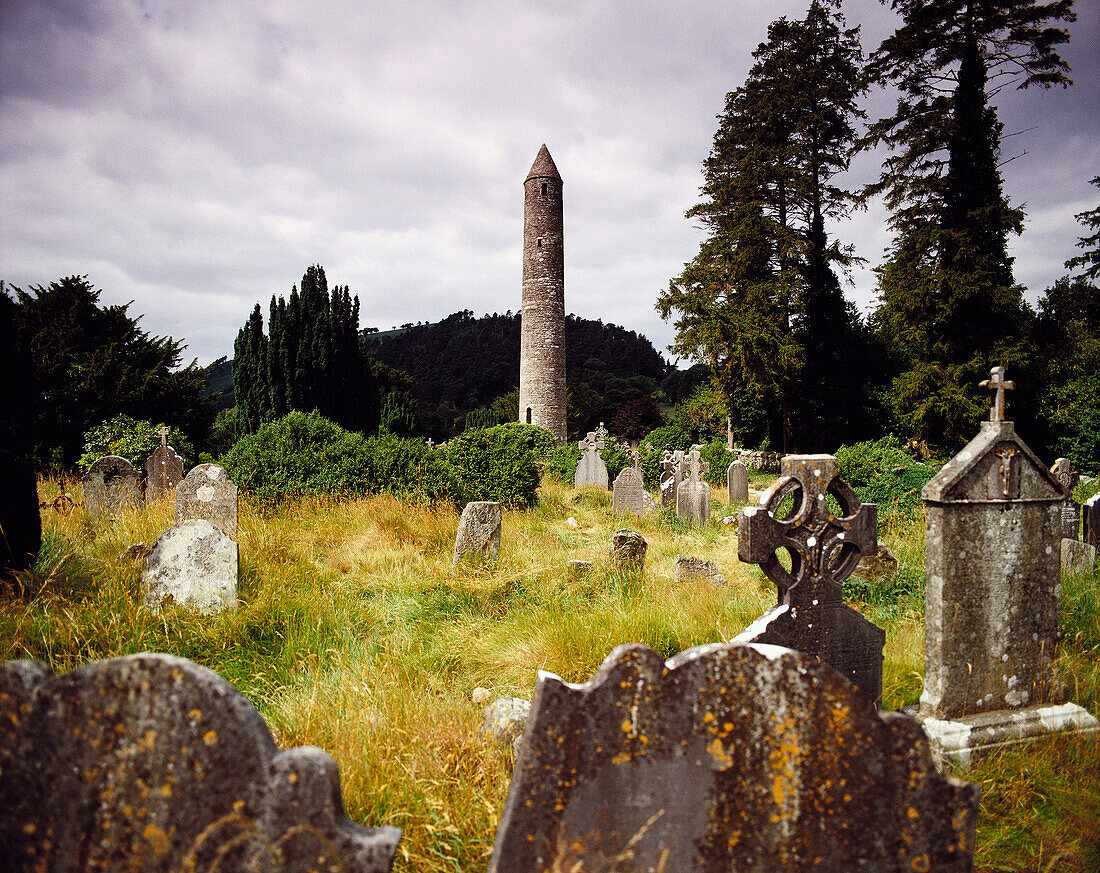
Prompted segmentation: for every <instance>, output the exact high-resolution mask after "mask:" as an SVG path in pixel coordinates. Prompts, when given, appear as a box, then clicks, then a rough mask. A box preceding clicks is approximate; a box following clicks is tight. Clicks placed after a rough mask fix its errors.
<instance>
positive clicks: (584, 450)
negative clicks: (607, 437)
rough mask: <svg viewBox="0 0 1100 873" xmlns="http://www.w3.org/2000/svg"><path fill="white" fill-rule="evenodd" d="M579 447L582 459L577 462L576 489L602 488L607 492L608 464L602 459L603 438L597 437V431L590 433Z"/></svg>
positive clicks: (574, 479) (574, 481)
mask: <svg viewBox="0 0 1100 873" xmlns="http://www.w3.org/2000/svg"><path fill="white" fill-rule="evenodd" d="M577 445H578V446H579V447H580V450H581V458H580V460H579V461H577V473H576V475H575V476H574V478H573V487H574V488H588V487H594V488H602V489H603V490H604V491H606V490H607V464H605V463H604V462H603V458H602V457H600V452H602V451H603V447H604V441H603V437H600V436H597V435H596V432H595V431H591V430H590V431H589V432H588V436H586V437H585V438H584V439H583V440H581V441H580V442H579V443H577Z"/></svg>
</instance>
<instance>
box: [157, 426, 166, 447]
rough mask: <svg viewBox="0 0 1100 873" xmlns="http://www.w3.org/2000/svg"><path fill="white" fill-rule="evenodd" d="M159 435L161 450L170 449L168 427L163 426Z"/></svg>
mask: <svg viewBox="0 0 1100 873" xmlns="http://www.w3.org/2000/svg"><path fill="white" fill-rule="evenodd" d="M158 433H159V434H160V445H161V448H164V449H166V448H168V425H166V424H162V425H161V426H160V430H159V431H158Z"/></svg>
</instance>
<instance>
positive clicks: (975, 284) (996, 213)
mask: <svg viewBox="0 0 1100 873" xmlns="http://www.w3.org/2000/svg"><path fill="white" fill-rule="evenodd" d="M893 6H894V8H895V9H896V10H897V11H898V12H899V13H900V14H901V16H902V26H901V27H899V28H898V30H897V31H896V32H895V33H894V34H893V35H892V36H891V37H889V38H888V39H886V40H885V41H884V42H883V44H882V45H881V46H880V47H879V49H878V51H877V52H876V53H875V55H874V56H873V58H872V64H871V67H870V75H871V76H872V77H874V78H876V79H879V80H882V81H885V82H887V83H889V84H891V85H893V86H895V87H896V88H897V89H898V92H899V98H898V104H897V108H896V111H895V112H894V113H893V114H892V115H891V116H889V117H887V118H884V119H882V120H880V121H877V122H876V123H875V124H874V125H872V126H871V129H870V133H869V136H868V142H869V143H872V144H876V145H886V146H887V147H888V148H890V149H891V150H892V152H893V154H892V155H891V156H890V157H889V158H888V159H887V160H886V162H885V164H884V167H883V172H882V176H881V178H880V179H879V181H878V183H876V184H875V185H872V186H870V188H869V189H868V190H869V193H879V192H882V193H884V194H885V197H886V204H887V206H888V207H889V208H890V210H891V218H890V224H891V227H892V228H893V229H894V231H895V232H896V236H895V239H894V243H893V246H892V249H891V252H890V259H889V261H888V262H887V263H886V264H885V265H884V266H883V267H881V268H880V270H879V286H880V290H881V294H882V301H883V303H882V306H881V308H880V310H879V312H878V313H877V315H876V321H877V323H878V325H879V327H880V329H881V331H882V333H883V335H884V336H885V337H886V338H887V339H888V341H889V342H891V343H892V344H896V345H897V346H898V347H899V348H898V350H899V352H900V353H901V361H900V362H899V367H900V371H901V374H900V375H899V376H898V377H897V379H896V380H895V385H894V412H895V415H896V416H897V418H898V420H899V421H900V422H901V423H902V424H903V425H904V426H905V427H906V428H907V429H908V430H909V431H911V432H912V433H913V434H915V435H916V436H917V437H919V438H920V439H922V440H927V441H929V442H930V443H932V444H933V445H939V446H946V447H951V448H952V449H954V448H957V447H958V446H960V445H961V444H962V443H963V442H964V441H965V440H966V439H968V438H969V437H970V436H971V435H972V434H973V432H974V430H975V428H976V427H977V422H978V419H979V418H981V416H982V414H983V412H984V409H985V408H986V407H987V404H986V403H985V402H984V399H982V398H981V397H980V396H979V389H978V382H979V381H980V380H981V379H983V378H986V376H987V375H988V373H989V368H990V367H991V366H994V365H1003V366H1005V367H1007V368H1009V369H1010V370H1014V371H1019V369H1020V367H1021V366H1026V358H1027V354H1026V351H1027V349H1026V337H1027V334H1028V331H1029V328H1030V324H1029V320H1030V311H1029V309H1028V307H1027V306H1026V304H1025V303H1024V301H1023V296H1022V289H1021V288H1020V287H1019V286H1018V285H1016V283H1015V281H1014V279H1013V276H1012V259H1011V258H1010V257H1009V255H1008V236H1009V234H1014V233H1019V232H1020V231H1021V229H1022V224H1023V213H1022V212H1021V211H1020V210H1019V209H1016V208H1013V207H1011V206H1010V205H1009V202H1008V200H1007V198H1006V197H1005V195H1004V193H1003V191H1002V183H1001V175H1000V171H999V169H998V163H999V157H1000V156H999V145H1000V137H1001V132H1002V131H1001V124H1000V122H999V121H998V119H997V116H996V112H995V110H994V109H993V107H992V106H991V105H990V104H989V100H988V96H989V90H990V88H991V85H990V83H991V82H992V83H994V84H993V85H992V87H993V88H1000V87H1003V86H1004V85H1005V84H1007V83H1008V82H1010V81H1016V82H1017V83H1018V87H1021V88H1023V87H1027V86H1029V85H1040V86H1042V87H1049V86H1051V85H1063V86H1064V85H1068V84H1069V79H1068V78H1067V76H1066V71H1067V69H1068V68H1067V67H1066V64H1065V63H1064V62H1063V61H1062V59H1061V58H1060V57H1059V55H1058V47H1059V45H1061V44H1062V43H1064V42H1066V41H1067V40H1068V39H1069V35H1068V34H1067V33H1066V32H1065V31H1064V30H1061V29H1059V28H1057V27H1049V26H1047V25H1048V23H1051V22H1053V23H1057V22H1059V21H1072V20H1073V18H1074V16H1073V12H1072V0H1056V2H1051V3H1037V2H1035V0H988V2H982V3H964V2H952V3H926V2H924V0H896V2H894V4H893Z"/></svg>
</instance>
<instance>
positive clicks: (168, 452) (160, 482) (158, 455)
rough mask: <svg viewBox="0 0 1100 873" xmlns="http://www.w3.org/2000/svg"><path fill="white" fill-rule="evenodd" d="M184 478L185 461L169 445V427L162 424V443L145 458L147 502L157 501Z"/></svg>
mask: <svg viewBox="0 0 1100 873" xmlns="http://www.w3.org/2000/svg"><path fill="white" fill-rule="evenodd" d="M182 480H183V461H182V460H180V456H179V455H177V454H176V450H175V449H173V448H172V447H171V446H170V445H168V428H167V427H164V426H163V425H162V426H161V429H160V445H159V446H157V447H156V448H155V449H154V450H153V453H152V454H151V455H150V456H149V457H148V458H146V459H145V502H146V503H147V504H149V503H156V502H157V501H158V500H163V499H164V498H165V497H167V496H168V495H169V493H170V492H171V491H172V489H173V488H175V487H176V486H177V485H179V483H180V482H181V481H182Z"/></svg>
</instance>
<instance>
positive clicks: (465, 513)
mask: <svg viewBox="0 0 1100 873" xmlns="http://www.w3.org/2000/svg"><path fill="white" fill-rule="evenodd" d="M500 524H501V512H500V504H499V503H497V502H496V501H493V500H476V501H473V502H471V503H467V504H466V506H465V507H464V508H463V510H462V517H461V518H460V519H459V520H458V532H457V533H456V534H455V555H454V561H453V563H454V564H455V565H456V566H457V565H458V564H459V563H460V562H461V561H463V560H464V559H466V558H480V559H481V560H483V561H495V560H496V559H497V558H498V557H499V556H500Z"/></svg>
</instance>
